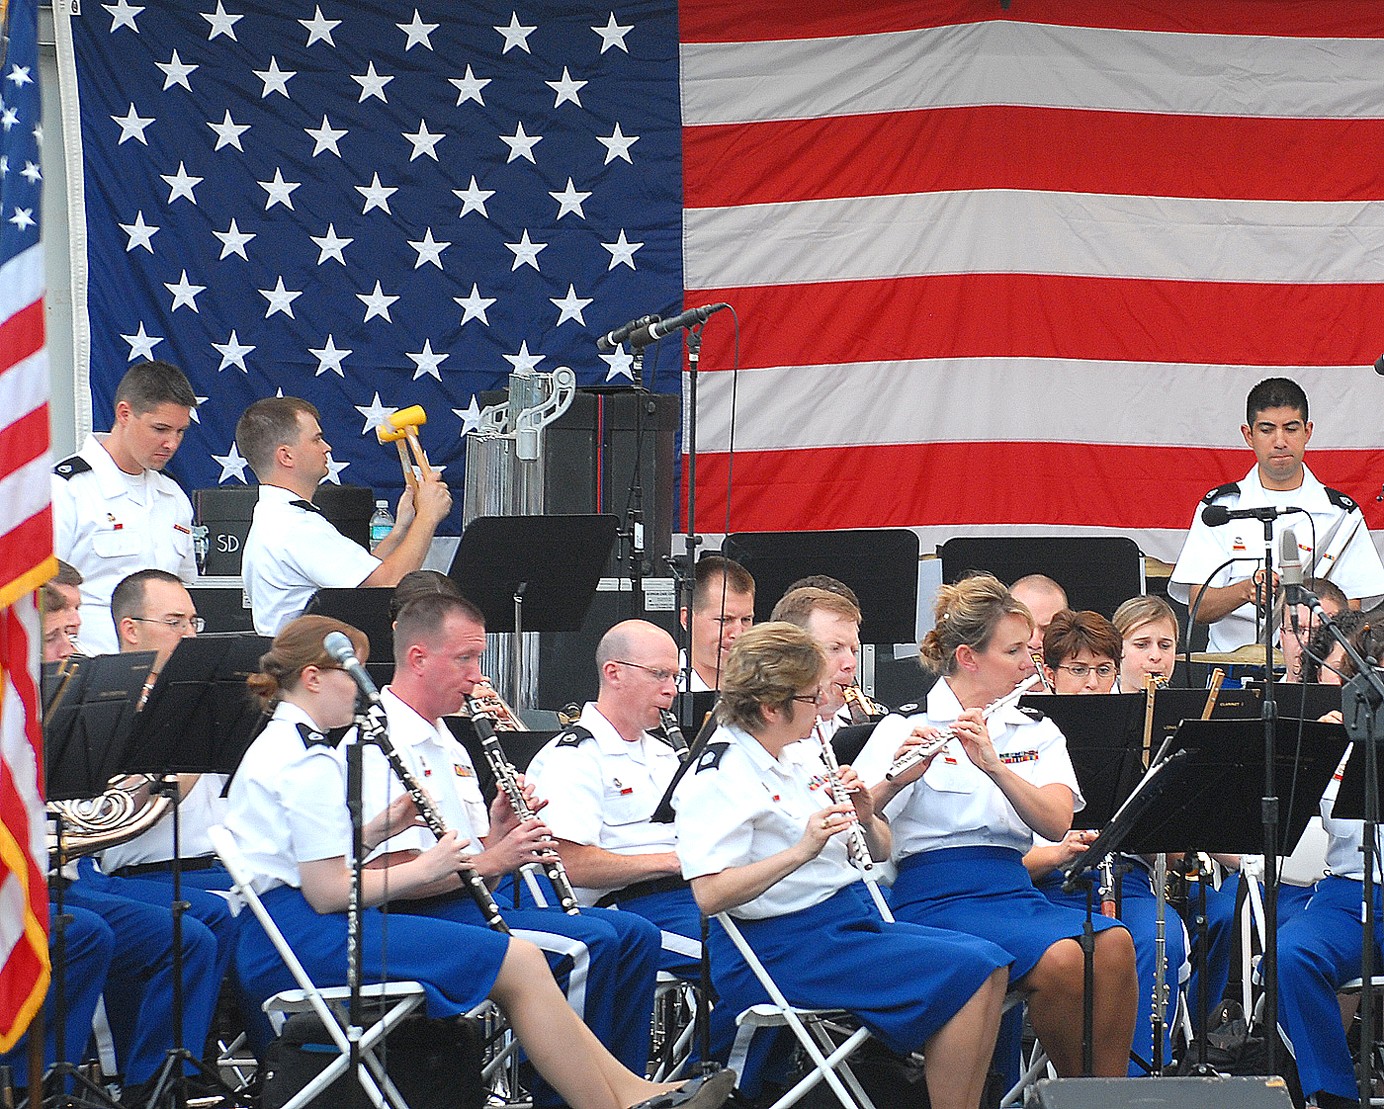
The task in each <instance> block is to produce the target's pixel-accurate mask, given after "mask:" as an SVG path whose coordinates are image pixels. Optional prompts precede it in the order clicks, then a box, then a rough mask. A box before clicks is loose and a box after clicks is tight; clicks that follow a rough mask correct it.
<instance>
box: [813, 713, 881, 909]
mask: <svg viewBox="0 0 1384 1109" xmlns="http://www.w3.org/2000/svg"><path fill="white" fill-rule="evenodd" d="M812 731H813V733H814V734H815V735H816V736H817V742H818V743H820V744H821V745H822V761H823V762H824V763H826V766H827V777H828V778H830V780H831V796H832V799H833V800H835V801H837V802H838V803H840V802H842V801H849V800H850V794H849V793H847V792H846V788H845V787H844V786H843V785H842V784H841V764H840V763H838V762H837V761H836V751H835V750H834V749H833V748H832V746H831V740H830V739H828V738H827V733H826V732H825V731H823V730H822V721H821V718H820V717H819V718H818V720H817V722H816V723H815V724H813V725H812ZM846 836H847V846H848V848H849V850H850V855H851V861H852V862H854V863H855V865H856V866H857V867H858V868H859V869H860V872H861V873H862V874H863V875H864V876H865V877H866V878H868V879H870V880H872V881H873V880H874V877H875V860H874V859H872V858H871V857H870V844H869V841H868V840H867V839H866V838H865V829H864V828H863V827H862V826H861V824H860V821H858V820H856V821H853V822H852V823H851V827H850V831H849V832H847V833H846Z"/></svg>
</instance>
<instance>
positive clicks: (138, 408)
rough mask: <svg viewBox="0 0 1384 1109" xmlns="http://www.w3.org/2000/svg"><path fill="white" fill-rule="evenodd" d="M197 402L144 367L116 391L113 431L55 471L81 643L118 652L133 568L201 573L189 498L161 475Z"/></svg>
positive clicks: (59, 531) (59, 537) (57, 529)
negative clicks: (81, 619)
mask: <svg viewBox="0 0 1384 1109" xmlns="http://www.w3.org/2000/svg"><path fill="white" fill-rule="evenodd" d="M196 407H197V398H196V396H195V395H194V394H193V392H192V386H191V385H189V384H188V380H187V378H186V377H184V376H183V372H182V371H181V370H179V369H177V368H176V367H174V366H170V365H169V364H168V363H167V362H141V363H140V364H139V365H137V366H134V367H132V368H131V369H130V370H129V371H128V372H127V373H126V374H125V376H124V377H123V378H121V380H120V384H119V385H118V386H116V390H115V411H114V420H113V422H112V424H111V429H110V431H109V432H106V433H104V434H92V435H88V436H87V440H86V442H85V443H83V444H82V449H81V450H80V451H78V452H77V453H76V454H74V455H72V456H71V457H70V458H64V459H63V460H62V461H61V462H59V463H58V464H57V465H56V466H54V467H53V475H54V477H53V545H54V550H55V551H56V553H57V556H58V557H59V558H61V559H63V560H64V561H65V562H69V563H71V564H72V565H73V566H75V567H76V568H77V569H78V570H79V571H80V572H81V575H82V586H81V591H82V606H83V608H84V609H85V610H86V612H85V615H86V622H85V624H84V626H83V644H82V645H83V647H84V649H85V650H87V651H89V652H90V653H91V654H94V655H98V654H111V653H113V652H115V651H116V650H117V649H118V648H119V644H118V643H117V642H116V637H115V625H114V624H113V623H112V622H111V616H110V602H111V592H112V590H114V589H115V586H116V583H117V582H119V581H120V580H121V579H122V578H124V577H126V576H128V575H129V574H132V573H134V572H135V571H136V570H146V569H149V568H151V567H152V568H154V569H158V570H167V571H168V572H169V573H172V574H176V575H177V576H178V577H179V578H181V579H182V580H183V581H184V582H190V581H192V580H194V579H195V578H196V577H197V558H196V555H195V553H194V551H193V546H192V502H191V501H189V500H188V499H187V494H186V493H184V492H183V491H182V489H181V488H179V486H178V483H177V482H176V481H174V480H173V479H172V478H171V477H168V476H167V475H166V474H164V473H163V468H164V467H165V466H167V465H168V463H169V462H170V461H171V460H172V458H173V455H174V454H175V453H177V450H178V447H179V445H180V444H181V443H182V441H183V433H184V432H186V431H187V426H188V423H189V422H190V421H191V419H192V410H193V409H194V408H196Z"/></svg>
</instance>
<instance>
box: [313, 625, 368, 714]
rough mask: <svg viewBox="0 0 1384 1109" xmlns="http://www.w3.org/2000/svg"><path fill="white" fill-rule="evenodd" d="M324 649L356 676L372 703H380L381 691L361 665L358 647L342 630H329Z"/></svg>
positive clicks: (344, 668)
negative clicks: (352, 644)
mask: <svg viewBox="0 0 1384 1109" xmlns="http://www.w3.org/2000/svg"><path fill="white" fill-rule="evenodd" d="M322 649H323V650H324V651H326V652H327V654H329V655H331V656H332V660H333V661H334V662H336V664H337V665H338V666H340V667H341V669H343V670H345V671H346V673H348V674H350V675H351V677H353V678H355V680H356V685H358V686H360V691H361V692H362V693H364V694H365V699H366V700H367V701H369V702H370V703H371V704H372V705H378V704H379V703H380V691H379V690H378V689H377V688H376V687H375V683H374V681H373V680H372V679H371V677H370V675H369V674H368V673H366V670H365V667H364V666H362V665H361V662H360V659H359V658H357V657H356V649H355V648H354V647H352V646H351V641H350V639H348V638H347V637H346V636H345V635H343V634H342V633H341V632H328V633H327V636H326V638H325V639H323V640H322Z"/></svg>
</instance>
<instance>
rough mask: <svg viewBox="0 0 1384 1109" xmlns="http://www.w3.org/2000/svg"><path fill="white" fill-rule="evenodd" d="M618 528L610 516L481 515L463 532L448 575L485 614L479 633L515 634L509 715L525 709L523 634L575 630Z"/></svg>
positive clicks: (612, 544) (613, 543)
mask: <svg viewBox="0 0 1384 1109" xmlns="http://www.w3.org/2000/svg"><path fill="white" fill-rule="evenodd" d="M619 526H620V519H619V517H618V516H610V515H572V516H481V517H478V518H477V519H475V520H472V521H471V523H470V524H468V525H467V527H466V530H465V532H463V533H462V536H461V542H460V543H459V544H458V545H457V553H456V556H455V557H454V558H453V559H452V566H451V569H449V570H448V571H447V574H448V576H449V577H450V578H452V580H453V581H455V582H456V583H457V585H458V587H459V588H460V589H461V591H462V593H463V594H464V595H465V596H466V597H468V598H469V599H470V600H471V601H473V602H474V603H475V604H476V605H477V606H479V608H480V610H481V611H482V612H483V613H484V614H485V626H486V631H488V632H512V633H513V634H514V642H513V659H514V673H513V675H512V680H513V684H514V688H513V690H512V691H511V694H512V695H511V697H510V704H511V705H512V706H513V707H514V709H515V711H516V712H517V711H520V710H521V709H523V708H525V707H527V706H525V705H523V704H521V701H522V700H523V698H522V697H520V696H519V693H520V692H521V691H522V690H523V687H524V683H523V633H524V632H526V631H539V632H564V631H576V630H577V629H578V628H580V627H581V624H582V621H583V620H584V619H585V618H586V612H587V609H589V608H590V607H591V602H592V601H593V600H594V599H595V597H596V586H597V585H598V584H599V583H600V580H601V573H602V571H603V570H604V569H605V566H606V563H607V562H608V561H609V560H610V551H611V548H612V547H613V546H614V545H615V534H616V531H617V530H618V529H619Z"/></svg>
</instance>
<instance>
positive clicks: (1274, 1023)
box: [1259, 513, 1278, 1075]
mask: <svg viewBox="0 0 1384 1109" xmlns="http://www.w3.org/2000/svg"><path fill="white" fill-rule="evenodd" d="M1261 522H1262V523H1263V525H1264V586H1263V588H1264V596H1265V598H1266V599H1267V600H1268V602H1269V603H1267V604H1266V606H1265V607H1266V609H1272V603H1271V599H1272V597H1273V588H1272V584H1271V583H1272V582H1273V524H1274V516H1273V515H1269V514H1267V513H1266V514H1265V515H1264V516H1263V517H1261ZM1273 632H1274V628H1273V620H1272V619H1271V618H1270V617H1269V616H1268V615H1265V617H1264V626H1263V633H1264V634H1263V644H1264V699H1263V701H1261V702H1260V712H1259V717H1260V719H1261V720H1262V721H1263V723H1264V797H1263V801H1262V805H1263V809H1262V815H1263V821H1264V956H1263V958H1262V960H1261V961H1260V970H1261V972H1262V977H1263V980H1264V1028H1265V1035H1264V1048H1265V1053H1264V1054H1265V1069H1266V1070H1267V1071H1268V1073H1269V1074H1271V1075H1273V1074H1277V1073H1278V796H1277V793H1278V787H1277V784H1276V783H1275V781H1274V767H1275V762H1274V756H1275V753H1276V752H1275V739H1274V728H1275V727H1277V725H1278V704H1277V702H1275V700H1274V688H1273V687H1274V680H1273Z"/></svg>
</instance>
